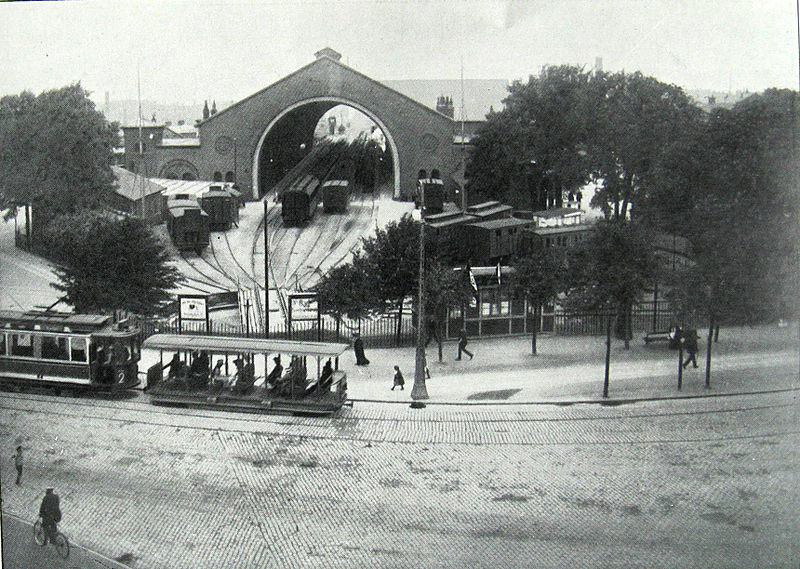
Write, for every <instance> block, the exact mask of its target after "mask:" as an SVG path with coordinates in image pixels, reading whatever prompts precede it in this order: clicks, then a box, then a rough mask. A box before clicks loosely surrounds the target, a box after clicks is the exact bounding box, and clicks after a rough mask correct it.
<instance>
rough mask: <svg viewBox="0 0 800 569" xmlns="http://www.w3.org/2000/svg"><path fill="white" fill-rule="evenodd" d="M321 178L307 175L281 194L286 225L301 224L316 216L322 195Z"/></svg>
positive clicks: (282, 213) (282, 211) (282, 212)
mask: <svg viewBox="0 0 800 569" xmlns="http://www.w3.org/2000/svg"><path fill="white" fill-rule="evenodd" d="M321 189H322V188H321V185H320V182H319V179H318V178H316V177H314V176H311V175H306V176H303V177H302V178H300V180H298V181H297V182H295V183H294V184H292V185H291V186H290V187H289V188H288V189H287V190H286V191H284V192H283V195H282V196H281V215H282V216H283V223H284V224H285V225H290V226H291V225H301V224H303V223H305V222H307V221H310V220H311V219H313V218H314V215H315V214H316V212H317V206H318V205H319V201H320V198H321V197H322V192H321Z"/></svg>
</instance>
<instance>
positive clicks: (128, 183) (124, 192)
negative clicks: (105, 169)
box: [111, 166, 164, 201]
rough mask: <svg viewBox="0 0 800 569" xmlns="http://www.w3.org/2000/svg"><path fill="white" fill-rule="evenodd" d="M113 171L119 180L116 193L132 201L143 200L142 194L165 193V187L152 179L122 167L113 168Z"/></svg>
mask: <svg viewBox="0 0 800 569" xmlns="http://www.w3.org/2000/svg"><path fill="white" fill-rule="evenodd" d="M111 171H112V172H114V176H115V177H116V178H117V183H118V187H117V190H116V192H117V193H118V194H119V195H121V196H124V197H126V198H128V199H129V200H131V201H136V200H139V199H142V192H144V195H145V196H149V195H150V194H158V193H161V192H163V191H164V186H163V185H161V184H159V183H158V182H154V181H153V180H151V179H148V178H145V177H144V176H140V175H139V174H135V173H133V172H131V171H130V170H126V169H125V168H123V167H122V166H112V167H111Z"/></svg>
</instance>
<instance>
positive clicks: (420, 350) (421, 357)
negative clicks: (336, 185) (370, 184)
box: [411, 184, 428, 405]
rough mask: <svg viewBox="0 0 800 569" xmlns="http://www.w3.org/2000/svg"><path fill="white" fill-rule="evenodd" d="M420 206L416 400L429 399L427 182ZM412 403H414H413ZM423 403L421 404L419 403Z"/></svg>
mask: <svg viewBox="0 0 800 569" xmlns="http://www.w3.org/2000/svg"><path fill="white" fill-rule="evenodd" d="M419 201H420V206H419V290H418V294H417V353H416V362H415V364H416V365H415V366H414V387H413V388H412V389H411V399H413V400H414V401H415V402H416V401H419V400H420V399H428V389H427V387H425V335H424V333H423V328H422V326H423V322H424V321H425V320H424V314H425V184H420V197H419ZM412 405H414V404H413V403H412ZM418 405H421V404H418Z"/></svg>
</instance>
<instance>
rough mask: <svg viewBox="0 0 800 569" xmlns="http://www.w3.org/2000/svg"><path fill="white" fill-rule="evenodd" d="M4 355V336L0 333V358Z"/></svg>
mask: <svg viewBox="0 0 800 569" xmlns="http://www.w3.org/2000/svg"><path fill="white" fill-rule="evenodd" d="M4 355H6V335H5V334H4V333H1V332H0V356H4Z"/></svg>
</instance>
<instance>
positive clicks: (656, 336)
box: [644, 330, 672, 344]
mask: <svg viewBox="0 0 800 569" xmlns="http://www.w3.org/2000/svg"><path fill="white" fill-rule="evenodd" d="M670 340H672V337H670V331H669V330H664V331H663V332H648V333H647V334H645V335H644V343H645V344H649V343H650V342H669V341H670Z"/></svg>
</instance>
